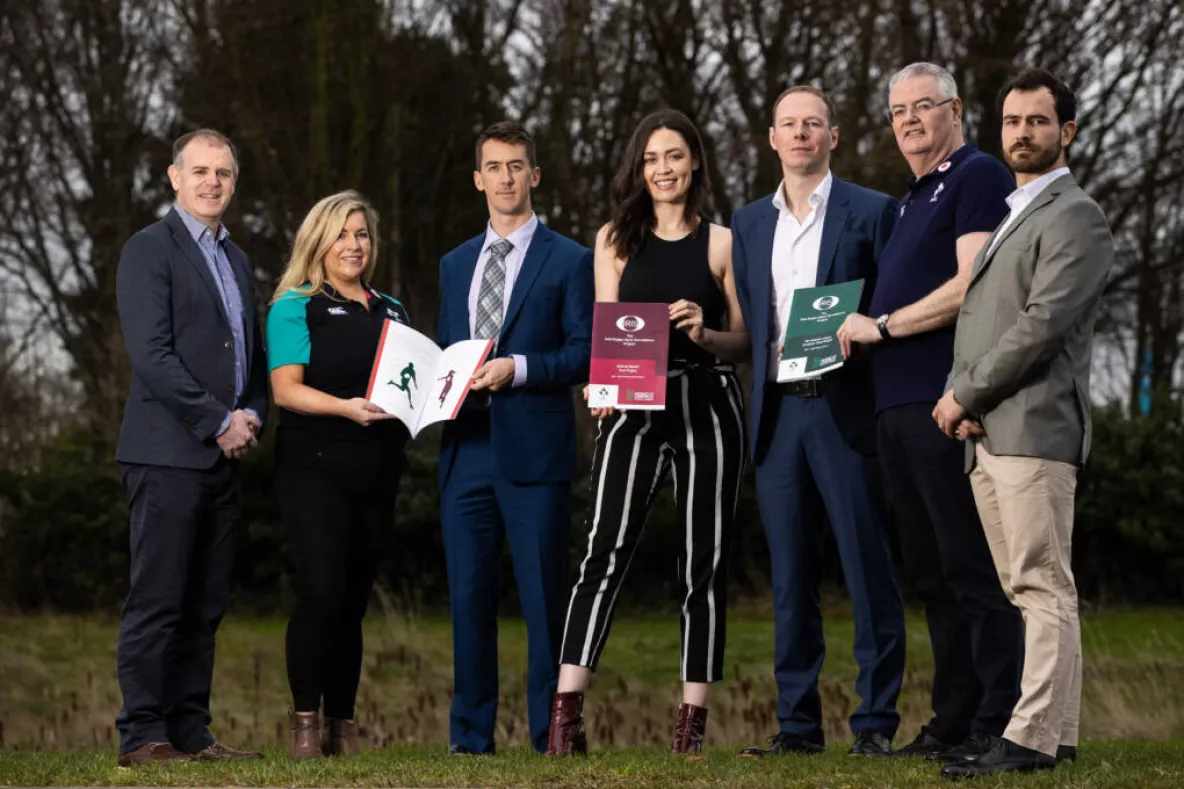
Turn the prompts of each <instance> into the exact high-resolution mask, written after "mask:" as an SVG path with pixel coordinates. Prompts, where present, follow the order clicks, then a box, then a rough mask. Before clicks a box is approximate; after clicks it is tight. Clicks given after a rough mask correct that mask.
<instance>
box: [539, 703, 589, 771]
mask: <svg viewBox="0 0 1184 789" xmlns="http://www.w3.org/2000/svg"><path fill="white" fill-rule="evenodd" d="M587 755H588V735H587V734H586V733H585V731H584V694H583V693H556V694H555V697H554V698H553V699H551V729H550V731H549V732H548V734H547V756H587Z"/></svg>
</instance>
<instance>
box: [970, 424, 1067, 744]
mask: <svg viewBox="0 0 1184 789" xmlns="http://www.w3.org/2000/svg"><path fill="white" fill-rule="evenodd" d="M975 459H976V460H977V463H976V464H975V468H974V471H972V472H971V474H970V484H971V487H972V488H973V489H974V500H975V503H976V504H977V505H978V512H979V517H980V518H981V519H982V522H983V530H984V531H985V532H986V534H987V543H988V544H989V545H990V548H991V557H992V558H993V559H994V561H995V570H996V572H998V574H999V580H1000V582H1001V583H1002V585H1003V591H1004V592H1006V593H1007V596H1008V598H1009V599H1010V600H1011V602H1012V603H1013V604H1015V606H1016V607H1017V608H1019V609H1020V612H1021V613H1022V614H1023V617H1024V650H1025V651H1024V673H1023V681H1022V683H1021V695H1020V699H1019V701H1018V702H1017V703H1016V706H1015V710H1014V711H1013V712H1012V715H1011V722H1010V723H1009V724H1008V726H1007V730H1006V731H1005V732H1004V733H1003V736H1004V737H1006V738H1007V739H1008V740H1011V741H1012V742H1014V743H1017V744H1019V745H1023V746H1024V747H1026V748H1032V749H1034V750H1037V751H1040V752H1041V753H1046V754H1048V755H1050V756H1053V755H1055V754H1056V750H1057V746H1058V745H1074V746H1075V745H1077V730H1078V725H1079V721H1080V717H1081V668H1082V665H1081V624H1080V621H1079V620H1078V616H1077V586H1076V585H1075V583H1074V581H1073V571H1072V569H1071V568H1070V566H1069V561H1070V555H1071V546H1072V538H1073V496H1074V492H1075V491H1076V488H1077V467H1076V466H1074V465H1072V464H1070V463H1062V462H1060V461H1056V460H1045V459H1042V458H1031V457H1014V456H997V455H992V454H991V453H990V452H987V450H986V449H984V448H983V446H982V445H981V444H979V445H978V446H977V447H976V449H975Z"/></svg>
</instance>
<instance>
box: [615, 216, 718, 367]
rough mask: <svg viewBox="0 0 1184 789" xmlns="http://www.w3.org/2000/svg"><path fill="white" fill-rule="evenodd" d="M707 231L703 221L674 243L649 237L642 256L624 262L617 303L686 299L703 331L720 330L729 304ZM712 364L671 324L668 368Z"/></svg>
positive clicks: (713, 361)
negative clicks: (699, 313) (710, 257)
mask: <svg viewBox="0 0 1184 789" xmlns="http://www.w3.org/2000/svg"><path fill="white" fill-rule="evenodd" d="M710 228H711V225H710V224H709V223H708V222H707V221H706V220H704V221H703V222H702V223H701V224H700V225H699V231H698V232H697V233H694V234H691V235H687V236H684V237H683V238H680V239H679V240H677V241H666V240H665V239H662V238H659V237H658V236H656V235H654V234H653V233H650V234H649V235H648V236H647V237H646V241H645V246H643V247H642V248H641V251H640V252H638V253H637V254H636V255H634V256H633V257H632V258H630V259H629V260H628V262H626V263H625V270H624V271H623V272H621V282H620V285H619V287H618V290H617V299H618V300H619V301H650V302H660V303H664V304H673V303H674V302H676V301H678V300H679V299H686V300H688V301H693V302H695V303H696V304H698V305H699V306H700V307H702V308H703V327H704V328H706V329H715V330H717V331H718V330H720V329H722V328H723V325H724V315H725V314H726V312H727V308H728V304H727V300H726V299H725V298H724V294H723V291H721V290H720V289H719V286H718V285H717V284H716V281H715V277H714V276H712V274H711V265H710V263H708V261H707V243H708V239H709V238H710V237H711V229H710ZM716 362H717V360H716V358H715V356H714V355H712V354H710V353H708V352H707V351H705V350H703V348H702V347H700V346H698V345H696V344H695V343H694V342H693V341H692V340H691V338H690V337H688V336H687V335H686V332H684V331H682V330H680V329H675V328H674V322H673V321H672V322H671V323H670V366H671V367H675V368H677V367H682V366H685V365H686V364H687V363H691V364H704V365H711V364H715V363H716Z"/></svg>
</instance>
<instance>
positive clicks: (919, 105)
mask: <svg viewBox="0 0 1184 789" xmlns="http://www.w3.org/2000/svg"><path fill="white" fill-rule="evenodd" d="M956 98H958V97H957V96H954V97H953V98H949V99H946V100H945V101H939V102H936V103H934V102H932V101H930V100H929V99H921V100H920V101H918V102H916V103H914V104H912V105H911V106H908V107H899V106H897V107H893V108H892V109H890V110H888V117H889V118H891V119H892V121H893V122H896V121H899V120H903V119H904V118H907V117H908V116H910V115H916V116H917V117H920V116H922V115H928V114H929V113H931V112H933V111H934V110H936V109H937V108H938V107H941V106H944V105H946V104H949V103H950V102H951V101H953V100H954V99H956Z"/></svg>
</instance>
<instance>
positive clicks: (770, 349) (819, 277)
mask: <svg viewBox="0 0 1184 789" xmlns="http://www.w3.org/2000/svg"><path fill="white" fill-rule="evenodd" d="M834 116H835V112H834V107H833V105H832V104H831V102H830V100H829V99H828V98H827V97H826V95H825V94H823V93H822V92H820V91H818V90H816V89H814V88H811V87H806V86H798V87H794V88H790V89H789V90H787V91H785V92H784V93H783V94H782V95H781V97H780V98H779V99H778V100H777V102H776V104H775V105H774V110H773V125H772V126H771V127H770V128H769V142H770V144H771V145H772V147H773V149H774V150H775V151H777V155H778V157H779V158H780V159H781V170H782V175H783V180H782V182H781V184H780V186H778V188H777V192H776V193H774V194H772V195H770V196H768V197H764V198H762V199H760V200H758V201H756V202H755V203H752V204H751V205H748V206H745V207H744V208H742V209H740V210H739V211H737V212H736V214H735V215H734V216H733V218H732V245H733V251H732V262H733V266H734V267H735V272H736V290H737V293H738V295H739V300H740V307H741V309H742V310H743V313H744V321H745V323H746V324H747V325H748V327H749V332H750V334H751V337H752V349H753V351H752V355H753V365H752V367H753V377H752V400H751V408H750V409H749V415H750V416H749V418H750V423H749V430H750V435H751V441H750V446H751V447H752V459H753V464H754V467H755V471H756V485H757V498H758V503H759V506H760V511H761V520H762V522H763V523H764V527H765V536H766V539H767V540H768V544H769V554H770V558H771V560H772V573H771V575H772V579H773V601H774V607H775V619H776V643H775V647H774V676H775V677H776V680H777V688H778V704H777V717H778V719H779V721H780V729H779V731H778V733H777V734H776V735H774V736H773V737H772V738H771V739H770V743H769V747H767V748H748V749H746V750H745V751H744V752H743V754H742V755H745V756H765V755H772V754H781V753H791V752H794V753H817V752H819V751H821V750H822V749H823V746H824V744H825V741H824V738H823V732H822V703H821V698H820V697H819V693H818V672H819V670H820V669H821V667H822V659H823V654H824V651H825V646H824V644H823V639H822V612H821V608H820V606H819V599H818V586H819V582H820V575H819V571H820V567H821V560H822V546H823V537H824V532H823V528H824V527H823V523H824V521H825V520H829V521H830V524H831V528H832V529H833V531H834V534H835V538H836V542H837V544H838V549H839V557H840V559H841V561H842V565H843V574H844V578H845V580H846V583H847V590H848V592H849V593H850V595H851V601H852V606H853V609H854V618H855V660H856V662H857V663H858V665H859V677H858V679H857V681H856V685H855V687H856V691H857V692H858V694H859V696H860V698H861V700H862V701H861V703H860V705H859V707H858V708H857V709H856V710H855V712H854V713H853V714H852V715H851V720H850V723H851V730H852V731H853V732H854V734H855V743H854V745H852V747H851V750H850V753H851V754H852V755H866V756H881V755H888V754H889V753H890V752H891V748H890V745H891V740H892V737H893V735H895V733H896V728H897V725H898V724H899V722H900V716H899V714H898V713H897V711H896V698H897V696H898V695H899V693H900V684H901V676H902V674H903V672H904V650H905V640H904V638H905V633H904V607H903V604H902V602H901V597H900V590H899V587H898V585H897V580H896V572H895V570H894V568H893V566H892V556H891V552H890V549H889V545H888V539H887V536H886V533H885V528H884V520H885V518H884V501H883V491H882V489H881V486H880V477H879V474H878V471H877V467H876V458H875V430H874V424H873V417H874V409H873V403H872V382H871V375H870V371H869V369H868V367H867V364H866V360H864V359H850V360H848V361H847V362H846V363H845V364H844V365H843V367H841V368H840V369H838V370H835V371H833V372H830V373H826V374H825V375H821V376H817V377H813V378H807V379H804V380H799V381H794V382H792V383H781V384H779V383H777V360H778V358H779V356H780V347H781V343H782V338H783V336H784V334H785V329H786V325H787V323H788V320H789V309H790V303H791V300H792V296H793V291H794V289H796V288H809V287H815V286H816V285H825V284H833V283H839V282H847V281H850V280H856V279H863V280H864V281H865V283H864V287H863V302H864V303H865V304H866V302H867V300H868V299H870V297H871V293H872V290H873V288H874V285H875V278H876V261H877V260H878V258H879V256H880V252H881V250H883V248H884V245H885V244H886V243H887V242H888V237H889V235H890V234H891V232H892V225H893V220H894V218H895V214H896V202H895V201H894V200H893V199H892V198H890V197H888V196H887V195H883V194H880V193H878V192H873V191H871V190H868V189H864V188H862V187H859V186H855V185H854V184H850V183H846V182H844V181H840V180H838V179H837V178H835V177H834V176H833V175H831V173H830V154H831V151H833V150H834V148H835V146H836V145H837V144H838V141H839V129H838V127H837V126H835V125H834V123H833V120H832V119H833V118H834Z"/></svg>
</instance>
